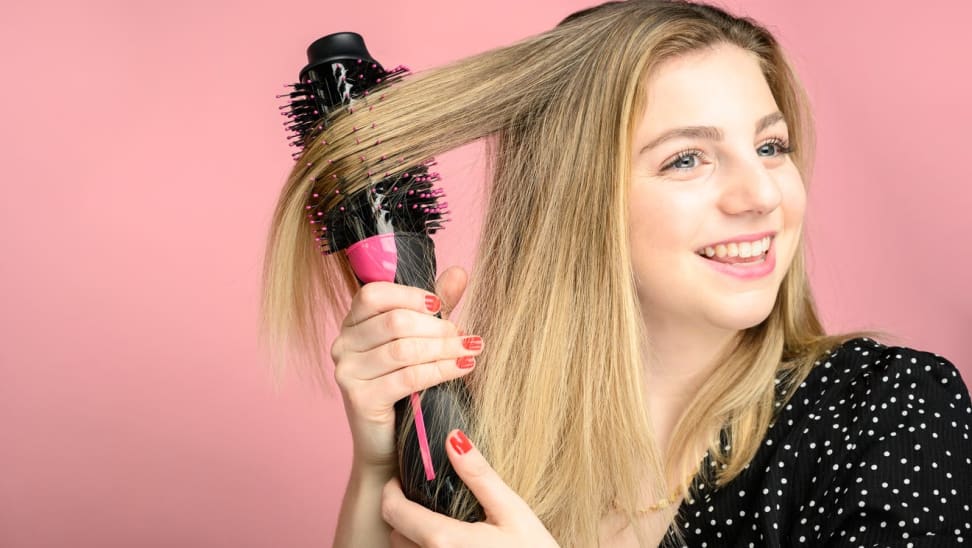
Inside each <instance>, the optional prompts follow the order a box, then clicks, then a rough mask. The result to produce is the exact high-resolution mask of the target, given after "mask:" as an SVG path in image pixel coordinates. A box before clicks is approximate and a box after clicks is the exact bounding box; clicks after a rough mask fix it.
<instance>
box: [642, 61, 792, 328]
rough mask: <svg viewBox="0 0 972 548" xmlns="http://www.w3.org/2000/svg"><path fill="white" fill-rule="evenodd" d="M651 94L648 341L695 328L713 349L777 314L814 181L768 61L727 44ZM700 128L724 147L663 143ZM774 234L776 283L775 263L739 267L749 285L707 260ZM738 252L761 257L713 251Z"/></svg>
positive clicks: (675, 66) (663, 68)
mask: <svg viewBox="0 0 972 548" xmlns="http://www.w3.org/2000/svg"><path fill="white" fill-rule="evenodd" d="M647 93H648V97H647V107H646V111H645V113H644V117H643V118H642V119H641V120H640V121H639V122H638V125H637V129H636V133H635V137H634V141H633V143H632V146H633V148H632V162H633V173H632V186H631V190H630V195H629V208H630V212H629V213H630V220H631V221H630V222H631V247H632V256H633V262H634V269H635V274H636V275H637V278H638V294H639V298H640V300H641V305H642V313H643V315H644V317H645V322H646V325H647V328H648V333H649V334H652V333H659V334H664V333H671V332H673V330H674V331H678V332H682V333H684V332H685V330H686V329H687V330H691V331H692V334H696V333H697V334H698V335H700V336H702V337H703V338H702V340H705V339H704V337H706V336H709V335H710V334H712V333H724V332H726V330H731V331H733V332H735V331H738V330H740V329H745V328H747V327H751V326H753V325H756V324H758V323H760V322H762V321H763V320H764V319H765V318H766V317H767V316H768V315H769V313H770V311H771V310H772V307H773V303H774V302H775V300H776V295H777V292H778V290H779V287H780V284H781V282H782V280H783V276H784V274H786V271H787V269H788V268H789V265H790V262H791V260H792V259H793V255H794V251H795V249H796V246H797V243H798V241H799V238H800V232H801V230H802V226H803V214H804V208H805V205H806V193H805V190H804V186H803V181H802V179H801V177H800V174H799V172H798V171H797V168H796V165H795V164H794V163H793V161H792V160H791V158H790V156H789V155H788V154H786V152H785V147H786V146H788V144H789V133H788V130H787V126H786V123H785V122H784V120H783V119H782V117H781V116H779V115H778V113H779V107H778V106H777V104H776V101H775V99H774V98H773V95H772V93H771V92H770V89H769V86H768V85H767V83H766V80H765V79H764V77H763V75H762V73H761V72H760V69H759V65H758V62H757V60H756V57H755V55H753V54H751V53H748V52H746V51H745V50H743V49H741V48H738V47H736V46H732V45H720V46H717V47H716V48H714V49H712V50H707V51H704V52H696V53H692V54H690V55H686V56H682V57H679V58H677V59H672V60H669V61H666V63H665V64H663V65H660V66H659V67H658V68H657V70H656V72H655V73H654V74H653V75H652V77H651V80H650V83H649V86H648V89H647ZM774 114H776V115H777V116H773V115H774ZM689 126H711V127H712V128H715V129H716V130H717V131H715V132H714V133H716V134H717V135H718V134H721V139H720V138H718V137H717V136H716V135H708V133H713V132H696V134H695V135H694V136H693V135H687V136H686V135H683V136H675V137H673V138H670V139H665V140H663V141H661V142H656V140H657V139H659V138H660V137H662V136H663V135H665V134H667V133H668V132H669V131H671V130H674V129H677V128H685V127H689ZM652 142H656V144H654V145H653V146H651V147H649V148H646V147H648V145H649V144H651V143H652ZM643 149H644V150H643ZM683 151H687V152H684V153H682V152H683ZM680 153H682V156H681V157H679V154H680ZM764 232H769V233H771V234H773V237H772V240H771V242H770V254H771V255H773V256H775V263H776V264H775V267H773V268H772V270H771V271H769V272H768V273H766V274H764V275H756V274H759V271H760V269H762V270H765V269H766V267H767V266H769V265H768V263H771V262H772V259H773V258H774V257H773V256H770V257H768V258H767V259H765V263H764V264H762V265H742V266H738V267H734V269H735V270H736V271H738V272H742V273H744V274H748V275H750V277H740V276H737V275H732V274H728V273H725V272H723V271H720V270H719V269H717V268H714V266H716V265H718V266H723V265H722V264H721V263H718V262H715V261H713V260H711V259H708V258H703V257H702V256H700V255H698V254H697V253H696V252H697V251H698V250H700V249H703V248H704V247H706V246H709V245H710V244H714V243H718V242H723V241H727V240H728V241H733V242H747V243H749V242H753V241H756V240H759V239H760V238H759V237H758V236H757V237H748V235H752V234H759V233H764ZM763 241H765V240H763ZM734 247H735V252H737V253H738V251H739V249H740V248H747V247H748V248H749V249H748V251H749V252H750V253H752V246H748V245H743V246H739V245H736V246H732V245H729V246H727V247H724V248H721V249H720V248H719V247H718V246H713V249H712V251H715V252H716V253H717V254H718V253H719V252H722V253H727V254H731V253H732V252H733V251H734V250H733V248H734ZM714 258H717V257H714ZM739 259H741V257H740V258H736V259H730V260H739Z"/></svg>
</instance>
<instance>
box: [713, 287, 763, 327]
mask: <svg viewBox="0 0 972 548" xmlns="http://www.w3.org/2000/svg"><path fill="white" fill-rule="evenodd" d="M776 293H777V292H776V291H772V292H771V291H766V290H763V291H753V292H750V293H746V294H742V295H736V296H734V297H732V298H728V297H727V298H724V299H721V300H720V302H719V303H718V306H713V305H714V304H715V303H710V305H709V307H708V308H709V310H708V311H707V314H706V315H707V316H708V317H709V321H710V322H711V323H712V324H713V325H718V326H720V327H723V328H725V329H730V330H737V331H738V330H741V329H749V328H750V327H753V326H756V325H759V324H760V323H762V322H763V321H764V320H766V318H768V317H769V315H770V313H771V312H772V311H773V305H774V304H775V303H776Z"/></svg>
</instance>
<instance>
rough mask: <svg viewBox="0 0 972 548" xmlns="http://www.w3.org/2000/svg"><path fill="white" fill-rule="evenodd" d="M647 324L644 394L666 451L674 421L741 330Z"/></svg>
mask: <svg viewBox="0 0 972 548" xmlns="http://www.w3.org/2000/svg"><path fill="white" fill-rule="evenodd" d="M645 327H646V330H647V333H648V339H649V349H648V351H649V355H647V356H645V373H646V374H645V394H646V397H647V399H648V407H649V413H650V416H651V420H652V423H653V426H654V429H655V432H654V434H655V438H656V440H657V442H658V444H659V450H660V451H661V452H662V454H663V455H664V454H667V451H668V443H669V441H670V438H671V435H672V432H673V430H674V428H675V424H676V423H677V422H678V420H679V419H680V418H681V416H682V413H684V411H685V410H686V408H687V407H688V405H689V403H690V402H691V400H692V398H694V397H695V395H696V393H698V391H699V389H700V388H701V387H702V384H703V383H704V382H705V381H706V379H708V378H709V376H710V375H711V374H712V372H713V371H714V370H715V368H716V367H718V366H719V363H717V360H718V358H719V356H720V355H721V354H722V352H723V351H724V349H725V348H726V347H727V346H728V345H729V344H732V343H733V342H734V340H735V338H736V336H737V335H738V333H739V332H738V331H733V330H723V329H694V330H693V329H686V328H679V329H676V328H674V326H653V325H651V324H648V323H647V322H646V324H645ZM700 434H703V433H700ZM687 449H688V448H687ZM694 450H695V449H692V451H694Z"/></svg>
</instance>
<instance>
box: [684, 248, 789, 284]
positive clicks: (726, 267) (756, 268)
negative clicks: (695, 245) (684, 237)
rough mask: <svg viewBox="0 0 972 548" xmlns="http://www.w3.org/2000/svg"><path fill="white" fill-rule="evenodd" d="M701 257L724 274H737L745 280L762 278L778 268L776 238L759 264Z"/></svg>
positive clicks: (736, 275)
mask: <svg viewBox="0 0 972 548" xmlns="http://www.w3.org/2000/svg"><path fill="white" fill-rule="evenodd" d="M698 257H699V259H701V260H703V261H705V263H706V264H708V265H709V266H711V267H712V268H714V269H715V270H717V271H719V272H722V273H723V274H728V275H730V276H735V277H737V278H742V279H744V280H750V279H755V278H762V277H764V276H766V275H768V274H769V273H770V272H773V269H774V268H776V239H775V238H774V239H773V242H772V243H771V244H770V248H769V252H768V253H766V258H765V259H763V262H761V263H758V264H726V263H720V262H717V261H713V260H711V259H707V258H705V257H702V256H701V255H699V256H698Z"/></svg>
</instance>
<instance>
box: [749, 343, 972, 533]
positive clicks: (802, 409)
mask: <svg viewBox="0 0 972 548" xmlns="http://www.w3.org/2000/svg"><path fill="white" fill-rule="evenodd" d="M779 411H780V412H779V414H778V416H777V419H776V420H777V424H776V428H773V429H771V431H770V436H769V437H770V438H771V441H770V443H773V444H774V445H779V444H780V443H781V444H782V445H783V447H784V448H788V449H789V451H787V452H786V453H785V454H783V453H778V454H775V455H774V456H773V457H772V458H773V459H774V460H776V461H780V462H782V463H785V464H779V466H780V467H781V472H780V473H779V474H783V475H782V476H781V478H780V479H774V478H769V479H768V480H767V481H769V482H770V484H773V482H774V481H779V482H783V481H785V480H788V481H789V482H790V484H791V485H792V487H793V488H794V490H793V495H794V497H793V498H792V499H791V500H790V503H791V504H795V505H796V508H794V509H793V510H794V512H793V514H792V516H793V519H795V520H797V524H798V527H797V529H800V530H801V531H805V533H801V535H802V536H803V537H805V538H808V539H820V540H822V539H828V538H831V539H835V538H841V537H845V535H846V536H847V537H848V538H851V539H852V540H853V539H854V538H857V539H858V540H859V541H862V544H865V543H864V542H863V541H864V540H865V539H867V542H866V544H867V545H869V546H872V545H882V546H884V545H886V542H888V541H889V540H890V539H892V538H895V539H899V540H900V539H902V538H917V537H927V536H936V537H938V538H939V539H948V538H955V536H958V537H966V538H967V537H969V536H970V535H972V529H970V528H969V526H968V520H967V516H968V515H969V514H968V513H969V510H970V505H972V487H970V486H972V439H970V435H972V431H970V430H972V407H970V402H969V391H968V388H967V387H966V385H965V383H964V382H963V379H962V376H961V374H960V372H959V371H958V369H957V368H956V367H955V365H954V364H953V363H952V362H950V361H949V360H947V359H946V358H944V357H942V356H940V355H938V354H935V353H933V352H928V351H923V350H919V349H915V348H909V347H905V346H889V345H884V344H881V343H878V342H876V341H874V340H871V339H864V338H859V339H852V340H849V341H847V342H845V343H844V344H842V345H841V346H839V347H837V348H835V349H833V350H832V351H831V352H829V353H828V354H827V355H825V356H822V357H821V359H820V360H819V362H818V363H817V364H816V366H815V367H814V369H813V370H812V371H811V372H810V374H809V375H807V377H806V379H805V380H804V382H803V383H802V384H801V385H800V387H799V388H798V389H797V390H796V392H795V393H794V395H793V397H792V398H791V400H790V401H789V402H788V403H787V404H786V405H785V406H784V408H783V409H780V410H779ZM775 437H779V441H778V442H777V440H776V439H772V438H775ZM784 466H785V468H784ZM769 469H770V468H767V470H769ZM787 469H789V470H787ZM787 475H788V477H787ZM801 526H802V527H801ZM959 529H963V531H959ZM944 542H945V543H946V544H936V545H948V543H949V541H947V540H945V541H944Z"/></svg>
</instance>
